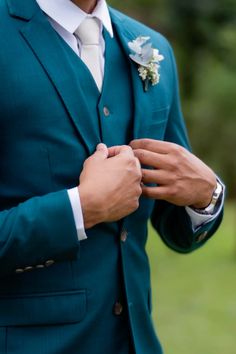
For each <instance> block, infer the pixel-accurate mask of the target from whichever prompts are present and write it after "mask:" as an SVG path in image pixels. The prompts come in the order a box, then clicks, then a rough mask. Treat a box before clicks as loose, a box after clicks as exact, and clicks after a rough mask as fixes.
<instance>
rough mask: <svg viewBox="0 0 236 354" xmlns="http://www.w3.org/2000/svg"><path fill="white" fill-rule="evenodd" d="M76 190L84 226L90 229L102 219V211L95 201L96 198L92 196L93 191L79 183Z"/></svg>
mask: <svg viewBox="0 0 236 354" xmlns="http://www.w3.org/2000/svg"><path fill="white" fill-rule="evenodd" d="M78 191H79V196H80V203H81V209H82V214H83V219H84V228H85V229H90V228H91V227H93V226H95V225H96V224H99V223H101V222H102V221H103V220H104V217H103V213H102V210H101V208H100V207H99V203H98V202H96V198H94V195H93V193H91V191H90V188H86V187H85V186H83V185H82V184H80V185H79V186H78Z"/></svg>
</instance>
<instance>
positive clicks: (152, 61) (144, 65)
mask: <svg viewBox="0 0 236 354" xmlns="http://www.w3.org/2000/svg"><path fill="white" fill-rule="evenodd" d="M149 40H150V37H142V36H140V37H138V38H136V39H135V40H133V41H132V42H129V43H128V46H129V48H130V49H131V50H132V52H133V53H134V54H130V58H131V59H132V60H133V61H134V62H135V63H137V64H138V65H139V68H138V72H139V76H140V77H141V79H142V80H143V81H145V90H147V89H148V82H149V81H151V83H152V85H153V86H154V85H157V84H158V83H159V82H160V74H159V68H160V64H159V63H160V62H161V61H162V60H164V56H163V55H161V54H160V53H159V50H158V49H155V48H152V44H151V43H148V42H149Z"/></svg>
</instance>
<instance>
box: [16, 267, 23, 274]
mask: <svg viewBox="0 0 236 354" xmlns="http://www.w3.org/2000/svg"><path fill="white" fill-rule="evenodd" d="M15 273H16V274H22V273H24V269H22V268H18V269H16V270H15Z"/></svg>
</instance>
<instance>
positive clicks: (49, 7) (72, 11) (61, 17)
mask: <svg viewBox="0 0 236 354" xmlns="http://www.w3.org/2000/svg"><path fill="white" fill-rule="evenodd" d="M36 1H37V3H38V5H39V6H40V8H41V9H42V11H43V12H45V13H46V15H48V16H49V17H50V18H51V19H52V20H54V21H55V22H57V23H58V24H59V25H60V26H61V27H63V28H64V29H65V30H66V31H68V32H70V33H72V34H73V33H74V32H75V30H76V29H77V28H78V27H79V26H80V24H81V23H82V22H83V20H84V19H85V18H86V17H96V18H97V19H99V20H100V21H101V23H102V25H103V26H104V27H105V28H106V30H107V31H108V33H109V34H110V36H111V37H113V29H112V23H111V17H110V13H109V10H108V6H107V3H106V0H98V3H97V6H96V8H95V9H94V11H93V12H92V14H90V15H88V14H87V13H86V12H84V11H82V10H81V9H80V8H79V7H78V6H76V5H75V4H74V3H73V2H72V1H70V0H50V1H49V0H36Z"/></svg>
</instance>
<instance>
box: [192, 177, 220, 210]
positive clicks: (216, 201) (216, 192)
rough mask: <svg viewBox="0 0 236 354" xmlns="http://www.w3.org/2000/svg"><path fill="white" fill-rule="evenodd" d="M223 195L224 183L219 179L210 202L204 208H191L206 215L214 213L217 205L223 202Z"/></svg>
mask: <svg viewBox="0 0 236 354" xmlns="http://www.w3.org/2000/svg"><path fill="white" fill-rule="evenodd" d="M223 195H224V186H223V185H222V183H221V182H220V180H218V179H217V182H216V187H215V189H214V191H213V194H212V197H211V201H210V203H209V204H208V205H207V206H205V207H203V208H196V207H191V208H192V209H193V210H194V211H196V212H198V213H200V214H204V215H210V214H214V212H215V208H217V205H219V203H220V202H221V200H222V196H223Z"/></svg>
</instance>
